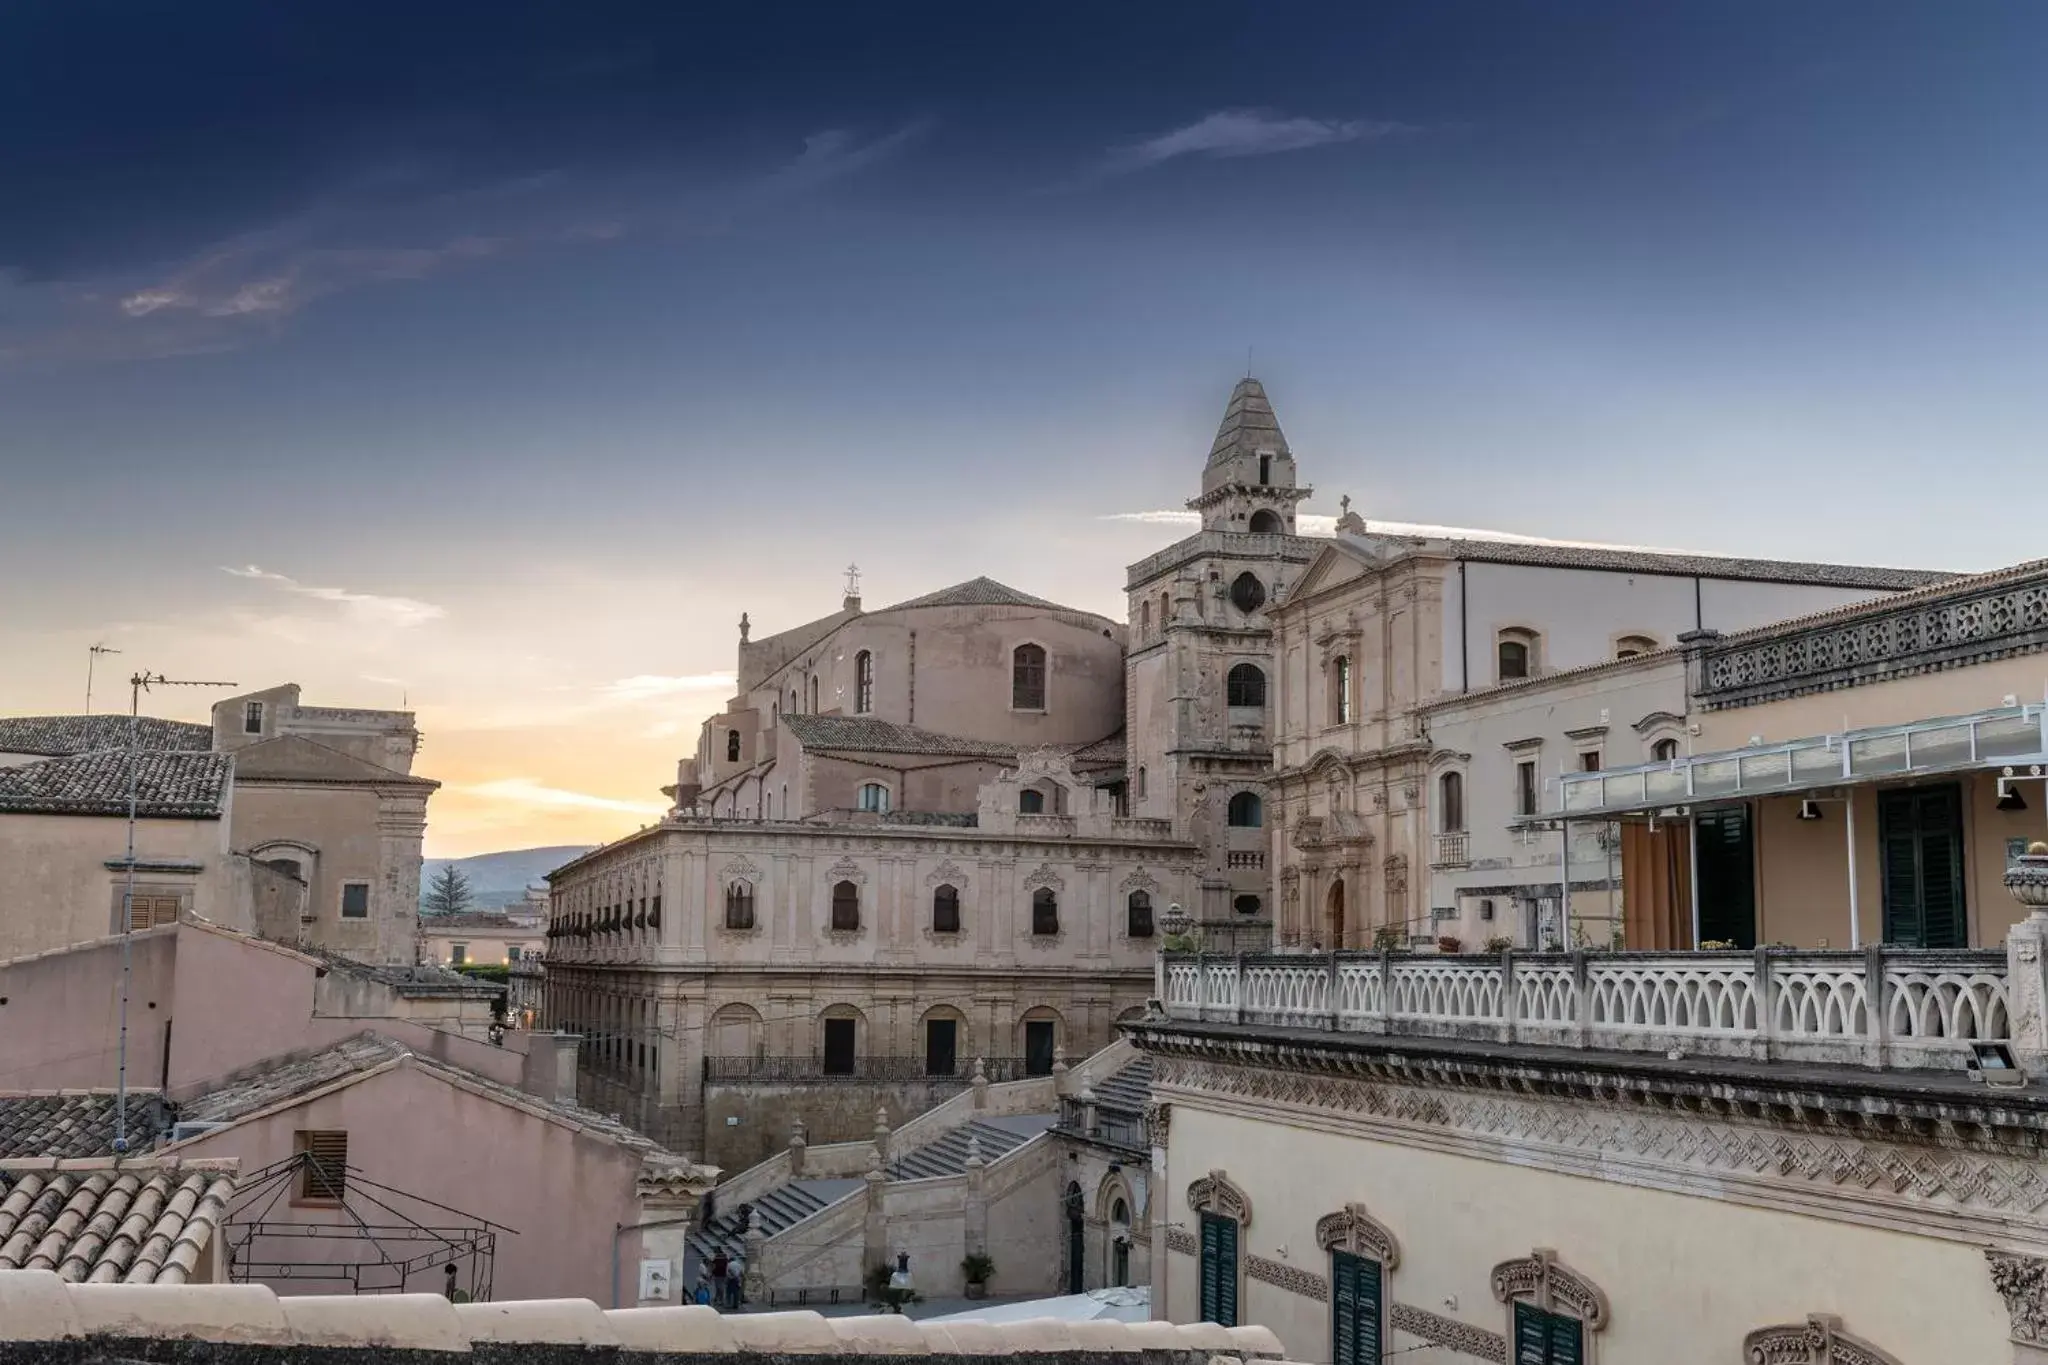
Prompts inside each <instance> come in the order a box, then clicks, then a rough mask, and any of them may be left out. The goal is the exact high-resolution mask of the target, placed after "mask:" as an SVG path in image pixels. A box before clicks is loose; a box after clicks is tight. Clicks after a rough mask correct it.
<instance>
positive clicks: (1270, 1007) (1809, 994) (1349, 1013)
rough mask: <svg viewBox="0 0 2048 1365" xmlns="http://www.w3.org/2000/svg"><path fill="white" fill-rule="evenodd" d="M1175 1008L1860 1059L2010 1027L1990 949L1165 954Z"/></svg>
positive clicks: (1981, 1037) (1339, 1026)
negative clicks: (1482, 954) (1474, 954)
mask: <svg viewBox="0 0 2048 1365" xmlns="http://www.w3.org/2000/svg"><path fill="white" fill-rule="evenodd" d="M1163 985H1164V989H1165V992H1166V995H1165V999H1164V1001H1163V1003H1164V1005H1165V1007H1166V1012H1167V1014H1168V1015H1169V1016H1171V1017H1173V1018H1177V1019H1189V1020H1203V1021H1209V1022H1228V1023H1245V1024H1266V1025H1276V1026H1281V1027H1289V1028H1314V1029H1331V1030H1335V1031H1338V1032H1351V1033H1385V1034H1405V1035H1411V1036H1424V1037H1454V1038H1473V1039H1481V1040H1488V1041H1498V1042H1508V1043H1536V1044H1548V1045H1553V1046H1563V1047H1577V1048H1607V1049H1613V1050H1617V1051H1627V1052H1667V1051H1678V1052H1683V1053H1696V1054H1707V1055H1714V1056H1725V1057H1750V1058H1761V1059H1778V1060H1786V1061H1803V1062H1836V1063H1850V1064H1856V1065H1863V1066H1878V1067H1883V1066H1905V1067H1936V1068H1954V1067H1958V1066H1962V1065H1965V1064H1966V1061H1967V1059H1968V1057H1969V1055H1970V1054H1969V1049H1970V1045H1971V1044H1973V1043H1979V1042H2005V1041H2008V1040H2010V1039H2011V1037H2012V1032H2011V1023H2010V1020H2009V1019H2008V1009H2009V1002H2008V995H2007V988H2006V956H2005V954H2004V952H2002V951H1996V950H1994V951H1989V952H1986V951H1975V950H1967V951H1933V950H1922V949H1901V948H1872V949H1866V950H1863V951H1860V952H1807V951H1799V950H1784V949H1768V950H1759V951H1754V952H1700V953H1600V954H1589V953H1508V954H1503V955H1502V956H1500V957H1472V956H1452V955H1447V954H1418V953H1383V954H1382V953H1335V954H1329V955H1325V956H1322V957H1313V958H1309V957H1300V956H1277V955H1244V956H1235V957H1226V956H1213V955H1207V954H1169V955H1168V956H1167V958H1166V960H1165V963H1164V972H1163Z"/></svg>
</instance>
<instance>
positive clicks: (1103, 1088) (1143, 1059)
mask: <svg viewBox="0 0 2048 1365" xmlns="http://www.w3.org/2000/svg"><path fill="white" fill-rule="evenodd" d="M1151 1099H1152V1058H1151V1057H1150V1056H1149V1055H1141V1056H1140V1057H1139V1058H1138V1060H1137V1061H1135V1062H1132V1063H1131V1064H1130V1065H1129V1066H1127V1067H1125V1068H1124V1069H1123V1070H1121V1071H1119V1072H1116V1073H1115V1074H1114V1075H1112V1076H1110V1077H1108V1078H1107V1079H1106V1080H1102V1081H1099V1082H1097V1083H1096V1086H1095V1102H1096V1103H1097V1104H1099V1105H1101V1106H1102V1107H1103V1108H1105V1109H1118V1110H1122V1111H1124V1112H1125V1113H1132V1114H1142V1113H1144V1112H1145V1106H1146V1104H1148V1103H1149V1102H1150V1101H1151Z"/></svg>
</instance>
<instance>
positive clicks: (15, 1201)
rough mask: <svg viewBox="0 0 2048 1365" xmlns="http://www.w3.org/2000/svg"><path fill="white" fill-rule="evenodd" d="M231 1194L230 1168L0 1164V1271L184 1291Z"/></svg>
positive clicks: (215, 1164)
mask: <svg viewBox="0 0 2048 1365" xmlns="http://www.w3.org/2000/svg"><path fill="white" fill-rule="evenodd" d="M234 1195H235V1163H234V1162H232V1161H192V1162H175V1161H170V1162H154V1161H131V1162H116V1161H113V1160H111V1159H110V1160H108V1161H106V1162H103V1163H102V1162H93V1163H84V1162H65V1163H63V1164H62V1165H59V1163H57V1162H55V1161H49V1160H39V1161H4V1162H0V1270H48V1271H54V1272H56V1274H57V1275H58V1277H59V1278H61V1279H65V1280H69V1281H71V1282H73V1283H78V1282H81V1281H83V1282H86V1283H91V1284H184V1283H185V1282H186V1281H187V1280H189V1279H190V1278H191V1276H192V1273H193V1271H194V1270H195V1269H197V1268H198V1266H199V1263H200V1260H201V1258H202V1257H204V1256H205V1255H206V1254H207V1249H208V1246H209V1244H210V1243H211V1242H212V1240H213V1239H214V1237H216V1236H218V1235H219V1229H220V1225H221V1222H222V1221H223V1219H224V1218H225V1216H226V1214H227V1206H228V1201H229V1200H231V1199H233V1198H234Z"/></svg>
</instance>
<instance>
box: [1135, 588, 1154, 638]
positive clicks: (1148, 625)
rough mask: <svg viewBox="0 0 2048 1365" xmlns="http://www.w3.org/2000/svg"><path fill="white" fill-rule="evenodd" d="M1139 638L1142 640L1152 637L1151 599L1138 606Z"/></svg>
mask: <svg viewBox="0 0 2048 1365" xmlns="http://www.w3.org/2000/svg"><path fill="white" fill-rule="evenodd" d="M1138 636H1139V638H1140V639H1150V638H1151V636H1152V599H1151V598H1149V597H1148V598H1146V599H1145V600H1144V601H1142V602H1140V603H1139V604H1138Z"/></svg>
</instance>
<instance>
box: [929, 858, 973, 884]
mask: <svg viewBox="0 0 2048 1365" xmlns="http://www.w3.org/2000/svg"><path fill="white" fill-rule="evenodd" d="M924 884H925V885H926V886H940V885H946V884H950V885H952V886H956V887H960V888H962V889H965V887H966V886H967V874H966V873H965V872H963V871H961V869H960V864H958V863H956V862H954V861H953V860H952V859H951V858H948V859H946V861H944V862H943V863H940V864H939V865H938V866H937V867H935V868H933V869H932V870H931V871H930V872H928V873H926V874H925V878H924Z"/></svg>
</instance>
